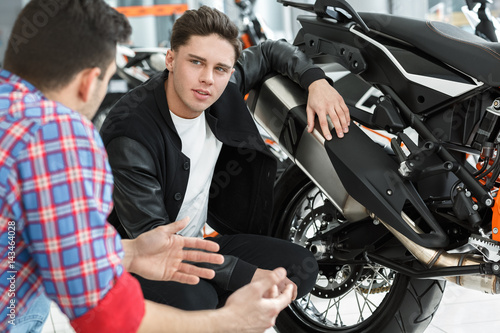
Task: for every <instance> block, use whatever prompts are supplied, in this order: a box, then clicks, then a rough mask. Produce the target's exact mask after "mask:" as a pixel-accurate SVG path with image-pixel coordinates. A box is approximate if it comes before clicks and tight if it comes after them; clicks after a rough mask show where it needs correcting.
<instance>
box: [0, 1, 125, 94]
mask: <svg viewBox="0 0 500 333" xmlns="http://www.w3.org/2000/svg"><path fill="white" fill-rule="evenodd" d="M131 33H132V28H131V26H130V24H129V22H128V20H127V18H126V17H125V16H124V15H122V14H120V13H118V12H117V11H116V10H115V9H113V8H111V7H110V6H109V5H107V4H106V3H105V2H104V1H103V0H31V1H30V2H29V3H28V4H27V5H26V6H25V7H24V8H23V10H22V11H21V13H20V14H19V16H18V17H17V19H16V22H15V24H14V27H13V29H12V33H11V35H10V38H9V44H8V47H7V51H6V53H5V59H4V67H5V69H6V70H8V71H11V72H12V73H14V74H16V75H18V76H20V77H22V78H23V79H25V80H27V81H29V82H30V83H32V84H34V85H35V86H36V87H37V88H38V89H41V90H44V89H46V90H57V89H58V88H60V87H63V86H65V85H67V84H68V83H69V82H71V80H72V79H73V78H74V77H75V75H77V74H78V73H79V72H80V71H82V70H84V69H86V68H94V67H99V68H100V69H101V76H100V78H103V77H104V74H105V72H106V70H107V68H108V67H109V65H110V64H111V62H112V61H113V60H114V58H115V56H116V44H117V43H124V42H126V41H128V39H129V37H130V34H131Z"/></svg>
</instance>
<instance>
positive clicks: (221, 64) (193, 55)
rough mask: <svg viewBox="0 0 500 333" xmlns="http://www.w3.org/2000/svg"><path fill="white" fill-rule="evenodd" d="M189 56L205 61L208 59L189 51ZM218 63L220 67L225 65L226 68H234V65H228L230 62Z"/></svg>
mask: <svg viewBox="0 0 500 333" xmlns="http://www.w3.org/2000/svg"><path fill="white" fill-rule="evenodd" d="M188 56H189V57H191V58H194V59H196V60H200V61H205V62H206V61H207V59H206V58H203V57H200V56H197V55H196V54H191V53H188ZM217 65H218V66H220V67H224V68H226V69H230V68H233V66H231V65H228V64H224V63H222V62H219V63H218V64H217Z"/></svg>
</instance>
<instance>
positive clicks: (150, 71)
mask: <svg viewBox="0 0 500 333" xmlns="http://www.w3.org/2000/svg"><path fill="white" fill-rule="evenodd" d="M166 54H167V48H164V47H150V48H143V47H131V46H127V45H118V46H117V48H116V72H115V74H114V75H113V77H112V78H111V80H110V82H109V85H108V91H107V93H106V96H105V97H104V100H103V101H102V103H101V105H100V106H99V109H98V110H97V112H96V114H95V115H94V117H93V118H92V123H93V124H94V126H95V127H96V128H97V130H100V129H101V126H102V124H103V123H104V120H105V119H106V117H107V116H108V114H109V111H111V108H112V107H113V105H114V104H115V103H116V102H117V101H118V100H119V99H120V98H121V97H122V96H123V95H125V94H126V93H127V92H128V91H130V90H131V89H133V88H135V87H137V86H138V85H140V84H141V83H143V82H145V81H147V80H148V79H149V78H150V77H151V76H152V75H154V74H156V73H158V72H161V71H163V70H164V69H165V55H166Z"/></svg>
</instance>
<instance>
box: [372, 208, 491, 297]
mask: <svg viewBox="0 0 500 333" xmlns="http://www.w3.org/2000/svg"><path fill="white" fill-rule="evenodd" d="M402 217H403V219H404V220H405V221H406V222H407V223H408V225H410V226H411V227H412V228H413V229H414V230H415V232H417V233H422V231H421V230H420V229H419V228H418V227H417V226H416V225H415V223H414V222H413V221H412V220H411V219H410V218H409V217H408V216H407V215H406V214H404V213H402ZM380 222H381V223H382V224H383V225H384V226H385V227H386V228H387V229H388V230H389V231H390V232H391V233H392V234H393V235H394V236H395V237H396V238H397V239H398V240H399V241H400V242H401V243H402V244H403V245H404V246H405V247H406V248H407V249H408V251H410V253H411V254H412V255H413V256H414V257H415V258H417V259H418V260H419V261H420V262H421V263H423V264H424V265H425V266H426V267H427V268H432V267H460V266H468V265H479V264H481V263H483V262H484V261H483V260H482V256H479V255H473V254H458V253H448V252H446V251H444V250H442V249H440V250H436V249H429V248H425V247H423V246H420V245H418V244H416V243H415V242H413V241H411V240H410V239H408V238H407V237H406V236H404V235H403V234H401V233H400V232H399V231H397V230H396V229H394V228H393V227H391V226H390V225H388V224H387V223H384V222H383V221H380ZM444 279H446V280H447V281H449V282H452V283H455V284H457V285H459V286H461V287H464V288H467V289H473V290H477V291H481V292H483V293H487V294H500V280H499V279H498V277H497V276H495V275H480V274H477V275H463V276H447V277H444Z"/></svg>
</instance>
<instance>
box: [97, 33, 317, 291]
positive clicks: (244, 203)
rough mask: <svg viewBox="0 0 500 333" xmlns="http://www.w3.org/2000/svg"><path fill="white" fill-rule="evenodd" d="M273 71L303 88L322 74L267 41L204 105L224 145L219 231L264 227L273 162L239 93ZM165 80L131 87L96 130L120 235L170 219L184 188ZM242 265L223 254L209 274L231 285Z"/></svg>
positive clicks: (218, 172) (216, 197) (282, 45)
mask: <svg viewBox="0 0 500 333" xmlns="http://www.w3.org/2000/svg"><path fill="white" fill-rule="evenodd" d="M273 71H275V72H278V73H281V74H284V75H287V76H289V77H290V78H292V79H293V80H294V81H295V82H297V83H299V84H300V85H301V86H302V87H304V88H307V87H308V86H309V85H310V84H311V83H312V82H313V81H315V80H318V79H322V78H326V76H325V74H324V72H323V71H322V70H321V69H319V68H318V67H316V66H314V65H313V64H312V62H311V61H310V60H309V59H308V58H307V57H306V56H305V55H304V54H303V53H302V52H301V51H300V50H298V49H297V48H295V47H293V46H292V45H290V44H289V43H287V42H285V41H266V42H264V43H263V44H260V45H258V46H255V47H252V48H249V49H246V50H244V51H243V53H242V55H241V57H240V59H239V60H238V61H237V64H236V65H235V72H234V74H233V76H232V78H231V80H230V82H229V84H228V86H227V88H226V90H225V91H224V93H223V94H222V95H221V97H220V98H219V100H218V101H217V102H216V103H214V104H213V105H212V106H211V107H210V108H209V109H207V110H206V111H205V117H206V120H207V122H208V124H209V126H210V128H211V130H212V131H213V133H214V135H215V136H216V137H217V139H219V140H220V141H221V142H222V143H223V146H222V150H221V153H220V155H219V158H218V160H217V164H216V167H215V171H214V176H213V179H212V186H211V189H210V198H209V209H208V210H209V212H208V223H209V224H210V225H211V226H212V227H213V228H214V229H215V230H217V231H218V232H219V233H225V234H228V233H255V234H266V233H267V231H268V230H267V228H268V226H269V223H270V219H271V214H272V204H273V183H274V178H275V174H276V160H275V159H274V157H273V156H272V154H271V153H270V152H269V151H268V150H267V148H266V147H265V144H264V142H263V140H262V138H261V136H260V135H259V132H258V129H257V127H256V125H255V123H254V121H253V119H252V117H251V115H250V113H249V112H248V109H247V107H246V104H245V102H244V99H243V96H244V95H245V94H246V93H248V92H249V91H250V90H251V89H252V88H253V87H254V86H255V85H256V84H258V83H259V81H260V80H262V78H263V77H264V76H266V75H267V74H269V73H271V72H273ZM166 79H168V72H167V71H165V72H163V73H161V74H159V75H157V76H155V77H153V78H151V79H150V80H149V81H148V82H146V83H144V84H143V85H141V86H139V87H138V88H136V89H134V90H132V91H131V92H129V93H128V94H127V95H126V96H124V97H123V98H122V99H121V100H120V101H119V102H118V103H117V104H116V105H115V106H114V107H113V110H112V111H111V113H110V114H109V116H108V117H107V119H106V121H105V122H104V124H103V127H102V129H101V136H102V138H103V141H104V144H105V146H106V150H107V152H108V156H109V162H110V165H111V168H112V171H113V175H114V182H115V188H114V193H113V199H114V204H115V208H114V210H113V213H112V214H111V215H110V217H109V221H110V223H112V224H113V225H114V226H115V227H116V228H117V229H118V231H119V232H120V234H121V235H122V236H123V237H137V236H138V235H139V234H141V233H142V232H145V231H148V230H150V229H152V228H154V227H156V226H159V225H164V224H167V223H170V222H173V221H175V220H176V218H177V214H178V212H179V210H180V207H181V205H182V200H183V198H184V194H185V192H186V187H187V182H188V176H189V168H190V161H189V158H188V157H186V156H185V155H184V154H182V152H181V140H180V138H179V136H178V134H177V131H176V129H175V126H174V124H173V122H172V119H171V116H170V113H169V111H168V110H169V108H168V105H167V100H166V95H165V89H164V82H165V80H166ZM239 264H240V265H241V263H239ZM239 264H238V260H237V259H236V258H226V259H225V263H224V264H223V265H222V266H221V267H219V269H216V278H215V279H214V280H215V281H216V282H217V283H219V284H221V286H222V287H224V288H226V289H230V290H231V289H232V290H234V289H236V288H237V287H239V286H241V284H240V283H238V282H236V281H232V279H231V276H232V275H233V270H234V269H235V267H236V266H237V265H239ZM246 269H247V270H251V269H255V268H250V267H247V268H246ZM236 275H237V274H236ZM252 275H253V273H252ZM252 275H250V276H252ZM246 282H248V281H246Z"/></svg>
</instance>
